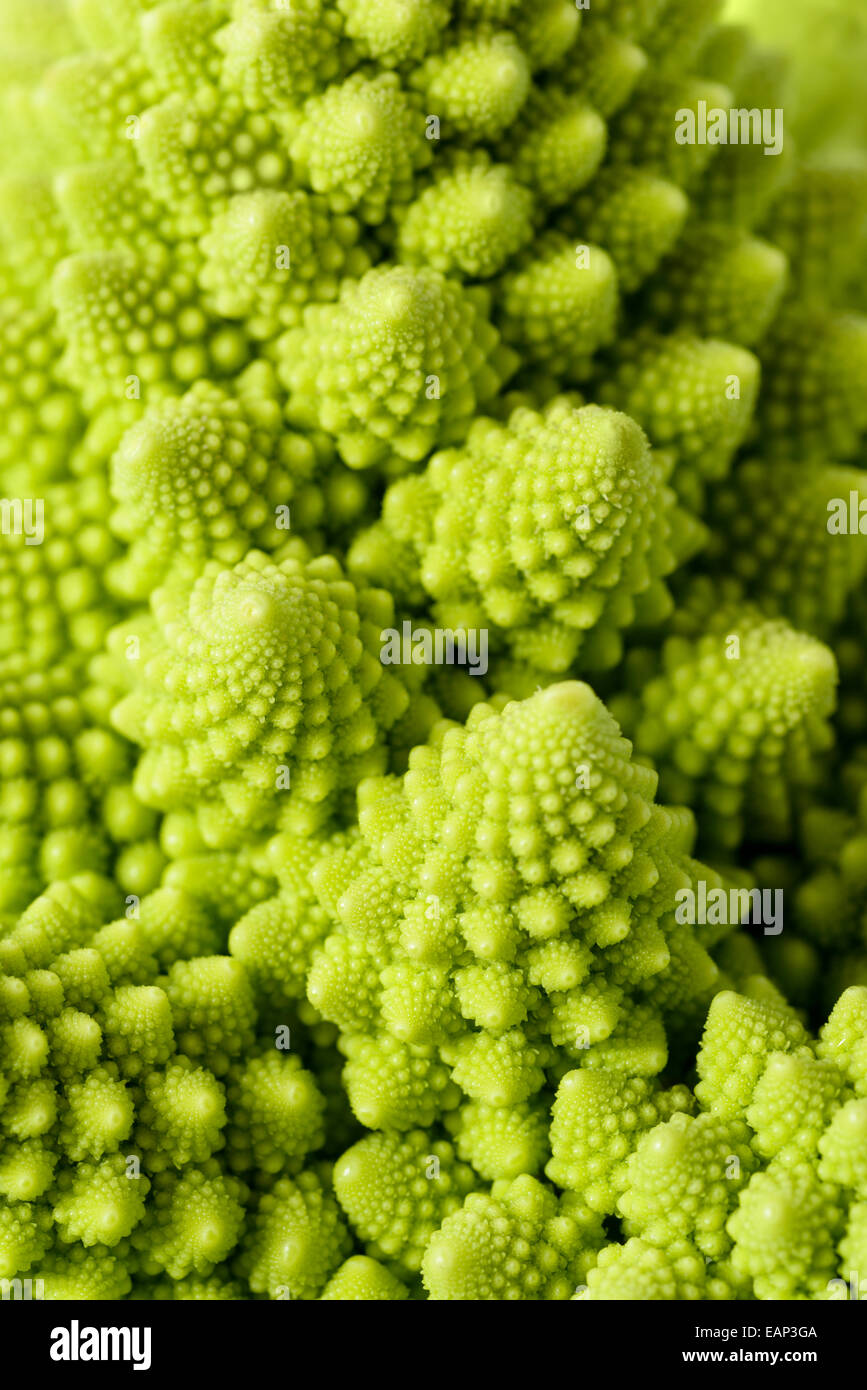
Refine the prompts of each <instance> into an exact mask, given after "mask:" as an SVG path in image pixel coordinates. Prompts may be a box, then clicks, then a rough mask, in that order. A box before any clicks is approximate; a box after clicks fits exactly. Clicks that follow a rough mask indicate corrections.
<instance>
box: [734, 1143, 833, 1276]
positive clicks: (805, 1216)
mask: <svg viewBox="0 0 867 1390" xmlns="http://www.w3.org/2000/svg"><path fill="white" fill-rule="evenodd" d="M842 1225H843V1214H842V1209H841V1205H840V1190H839V1188H837V1187H835V1186H833V1185H832V1184H831V1183H827V1182H821V1181H820V1180H819V1178H818V1177H817V1176H816V1174H815V1171H814V1170H813V1168H812V1167H811V1166H809V1165H808V1164H805V1163H803V1164H800V1165H797V1164H796V1165H791V1166H788V1165H782V1164H780V1163H779V1162H776V1163H772V1164H771V1166H770V1167H769V1168H768V1169H766V1170H765V1171H764V1172H760V1173H754V1174H753V1176H752V1177H751V1178H750V1181H749V1183H748V1184H747V1186H746V1188H745V1189H744V1191H743V1192H742V1193H741V1195H740V1198H739V1202H738V1209H737V1211H736V1212H735V1213H734V1215H733V1216H732V1217H731V1218H730V1219H729V1222H728V1227H727V1229H728V1232H729V1235H730V1236H731V1237H732V1239H733V1240H734V1250H733V1251H732V1257H731V1262H732V1268H733V1269H734V1270H735V1272H736V1273H737V1274H740V1275H746V1276H747V1277H748V1278H750V1279H751V1280H752V1282H753V1288H754V1290H755V1294H756V1297H757V1298H759V1299H785V1298H802V1299H803V1298H815V1297H817V1296H818V1295H820V1294H821V1293H823V1292H824V1291H825V1290H826V1288H827V1283H828V1280H829V1278H830V1277H831V1276H832V1275H833V1274H834V1273H835V1270H836V1267H837V1255H836V1245H837V1241H838V1239H839V1237H840V1235H841V1234H842Z"/></svg>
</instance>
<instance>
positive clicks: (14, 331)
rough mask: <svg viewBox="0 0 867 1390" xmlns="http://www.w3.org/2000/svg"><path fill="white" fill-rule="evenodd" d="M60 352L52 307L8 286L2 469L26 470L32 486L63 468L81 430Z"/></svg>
mask: <svg viewBox="0 0 867 1390" xmlns="http://www.w3.org/2000/svg"><path fill="white" fill-rule="evenodd" d="M62 349H63V340H62V337H61V335H60V331H59V327H58V324H57V321H56V319H55V315H54V313H53V312H52V310H51V307H50V306H49V305H46V304H42V305H39V306H34V305H31V304H28V303H27V302H25V301H24V300H23V299H22V298H21V297H20V296H18V295H13V293H12V288H11V285H10V289H9V292H8V294H7V293H4V294H3V296H2V299H0V352H2V361H3V369H2V372H0V409H2V411H3V419H4V422H5V425H4V431H3V438H2V440H0V464H2V467H3V472H4V478H7V477H8V478H10V481H11V479H12V477H14V473H13V472H12V471H11V470H15V469H22V468H23V470H24V471H23V475H21V476H22V482H24V481H25V480H27V481H28V487H29V486H31V485H32V484H31V482H30V481H29V480H33V481H36V480H40V482H41V480H43V479H47V478H52V477H56V476H57V475H58V474H59V473H60V472H61V471H62V470H63V469H64V468H65V466H66V461H67V458H68V455H69V453H70V451H71V450H72V447H73V445H74V442H75V440H76V439H77V437H78V435H79V432H80V429H81V417H80V410H79V405H78V402H77V401H76V398H75V394H74V393H73V392H72V391H70V390H69V389H68V384H67V382H65V381H64V380H62V378H61V375H60V371H59V367H58V362H59V358H60V355H61V352H62ZM8 490H9V491H11V490H12V489H11V487H9V488H8ZM22 490H23V489H22ZM39 495H40V496H42V495H43V494H42V493H41V492H40V494H39ZM49 515H50V513H49ZM5 543H6V537H4V544H5Z"/></svg>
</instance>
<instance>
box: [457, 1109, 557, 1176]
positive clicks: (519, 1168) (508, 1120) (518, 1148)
mask: <svg viewBox="0 0 867 1390" xmlns="http://www.w3.org/2000/svg"><path fill="white" fill-rule="evenodd" d="M549 1118H550V1117H549V1110H548V1106H547V1104H546V1102H545V1100H544V1099H542V1098H540V1097H534V1098H533V1099H532V1100H529V1101H522V1102H520V1103H519V1104H517V1105H488V1104H487V1103H486V1102H485V1101H475V1100H470V1101H467V1102H466V1103H465V1104H464V1105H462V1106H461V1107H460V1109H459V1110H456V1111H454V1112H453V1113H452V1114H450V1115H448V1116H446V1125H447V1128H448V1130H449V1132H450V1133H451V1134H452V1135H453V1138H454V1142H455V1147H456V1149H457V1151H458V1154H459V1155H460V1157H461V1158H462V1159H463V1160H464V1162H465V1163H469V1164H471V1165H472V1167H473V1168H474V1169H475V1170H476V1172H477V1173H478V1174H479V1176H480V1177H482V1178H484V1179H485V1180H486V1181H488V1182H495V1181H496V1180H497V1179H498V1178H509V1179H511V1178H517V1177H519V1176H520V1174H521V1173H529V1174H531V1175H532V1176H536V1175H537V1174H538V1173H539V1171H540V1170H541V1168H542V1166H543V1164H544V1162H545V1159H546V1158H547V1156H548V1152H549V1150H548V1125H549Z"/></svg>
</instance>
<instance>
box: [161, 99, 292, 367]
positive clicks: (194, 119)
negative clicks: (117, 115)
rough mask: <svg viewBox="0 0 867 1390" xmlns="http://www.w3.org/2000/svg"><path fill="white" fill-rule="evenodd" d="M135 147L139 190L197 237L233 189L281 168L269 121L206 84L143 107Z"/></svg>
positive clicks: (279, 174)
mask: <svg viewBox="0 0 867 1390" xmlns="http://www.w3.org/2000/svg"><path fill="white" fill-rule="evenodd" d="M135 146H136V154H137V155H138V158H139V160H140V163H141V168H142V174H143V178H144V181H145V184H146V186H147V189H148V191H149V193H150V194H151V195H152V196H153V197H154V198H156V199H157V200H158V201H159V202H160V203H162V204H163V205H164V206H165V208H166V209H168V211H169V214H170V216H171V221H172V229H173V232H174V234H175V235H176V236H177V237H180V238H183V237H199V236H201V234H202V233H203V232H205V231H207V229H208V225H209V224H210V221H211V219H212V217H213V216H214V215H215V213H217V212H219V211H220V210H221V209H223V208H225V207H226V205H227V203H228V200H229V199H230V198H231V197H232V195H233V194H235V193H247V192H250V191H251V190H252V189H254V188H276V187H280V186H281V185H282V184H283V183H284V182H285V180H286V177H287V171H288V168H289V156H288V154H286V153H285V146H284V142H283V141H281V140H280V138H279V136H278V133H277V128H276V126H275V125H274V123H273V121H272V120H271V119H270V118H269V117H268V116H266V115H264V114H262V113H260V112H253V113H251V112H249V111H247V110H246V109H245V108H244V105H243V102H242V101H241V98H240V97H239V96H237V95H235V93H234V92H221V93H218V92H217V91H216V90H215V89H213V88H199V89H198V91H197V92H196V95H195V96H194V97H193V98H191V99H190V98H185V97H183V96H180V95H179V94H176V93H175V94H173V95H172V96H170V97H168V98H167V99H166V100H165V101H161V102H159V104H158V105H156V106H151V107H149V108H148V110H146V111H145V112H144V115H143V116H142V118H141V128H140V132H139V138H138V140H136V141H135ZM197 375H199V376H203V375H205V373H202V372H199V373H197Z"/></svg>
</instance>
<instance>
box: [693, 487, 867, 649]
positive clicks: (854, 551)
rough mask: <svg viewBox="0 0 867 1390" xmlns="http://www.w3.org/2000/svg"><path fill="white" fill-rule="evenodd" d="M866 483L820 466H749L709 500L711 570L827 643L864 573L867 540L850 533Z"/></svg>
mask: <svg viewBox="0 0 867 1390" xmlns="http://www.w3.org/2000/svg"><path fill="white" fill-rule="evenodd" d="M863 476H864V475H863V473H862V471H861V470H860V469H856V468H842V467H835V466H833V465H831V464H824V463H820V462H818V461H817V462H816V463H815V464H814V465H812V466H811V467H809V468H805V467H804V466H803V464H799V463H788V462H786V461H780V462H774V463H766V462H760V461H758V460H748V461H747V462H746V463H744V464H742V465H741V466H740V467H739V468H738V469H737V470H736V471H735V473H733V474H732V476H731V478H730V479H727V480H726V481H725V482H723V483H721V484H720V485H719V486H718V487H716V488H714V490H713V491H712V493H711V495H710V498H709V506H710V509H711V514H712V515H713V517H714V527H713V529H712V531H711V533H710V536H709V539H708V545H707V550H706V555H707V561H708V564H709V566H711V567H712V568H713V569H714V570H715V571H716V572H717V573H719V574H722V573H723V572H725V573H726V574H733V575H735V576H736V577H737V578H738V579H739V580H740V581H741V582H742V584H743V586H744V589H745V591H746V593H747V595H748V597H749V598H750V599H752V601H753V602H754V603H757V604H758V605H759V606H760V607H761V608H762V609H763V610H764V611H766V612H768V613H771V614H774V615H781V616H783V617H786V618H788V619H789V621H790V622H791V623H792V624H793V625H794V626H795V627H797V628H800V629H801V630H802V631H804V632H812V633H814V634H815V635H816V636H817V637H827V635H828V634H829V633H831V632H833V631H834V629H835V628H836V627H837V626H838V625H839V624H840V622H841V620H842V619H843V617H844V614H845V612H846V608H847V605H848V601H849V598H850V595H851V594H852V593H853V592H854V591H855V590H856V588H857V586H858V585H859V583H860V582H861V579H862V576H863V575H864V572H865V568H867V538H865V537H864V536H862V535H861V534H860V532H857V531H856V532H855V533H850V531H849V505H850V494H851V493H852V492H853V491H854V492H856V493H857V492H858V490H859V488H860V486H861V484H862V482H863ZM842 527H845V530H841V528H842Z"/></svg>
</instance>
